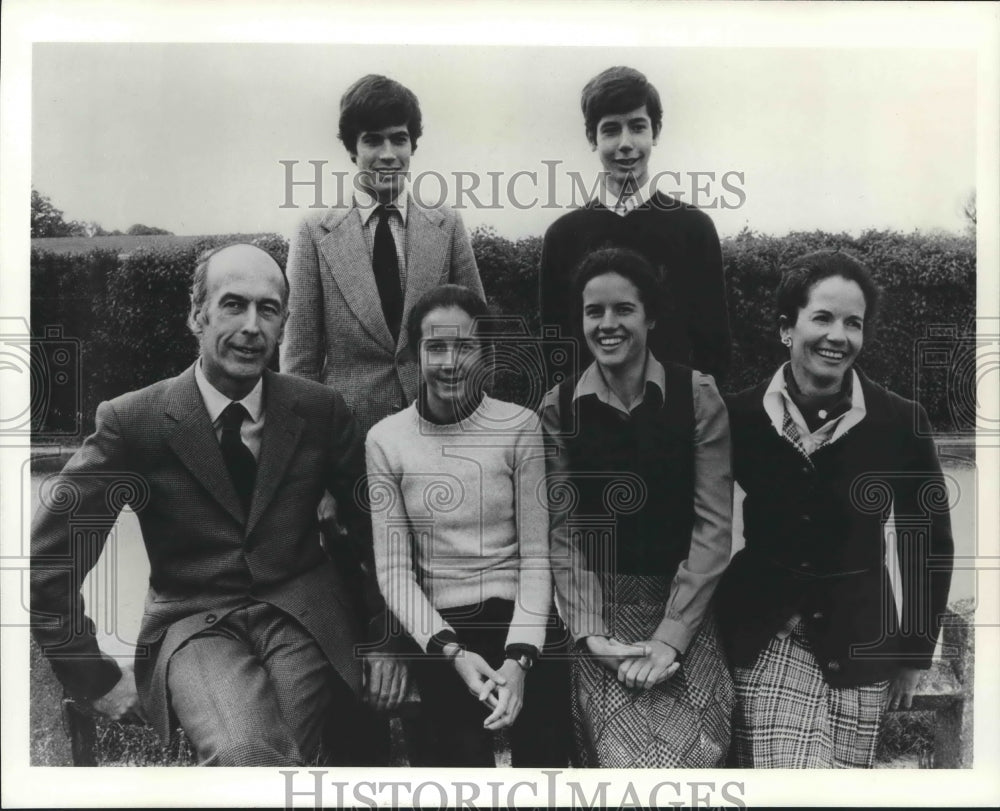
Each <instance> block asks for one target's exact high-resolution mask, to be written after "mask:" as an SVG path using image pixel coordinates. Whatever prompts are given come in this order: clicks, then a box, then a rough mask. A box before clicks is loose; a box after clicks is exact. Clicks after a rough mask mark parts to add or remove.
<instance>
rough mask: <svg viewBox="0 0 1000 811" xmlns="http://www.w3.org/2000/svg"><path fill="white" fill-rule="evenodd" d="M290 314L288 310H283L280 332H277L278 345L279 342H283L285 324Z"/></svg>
mask: <svg viewBox="0 0 1000 811" xmlns="http://www.w3.org/2000/svg"><path fill="white" fill-rule="evenodd" d="M290 313H291V310H288V309H286V310H285V315H284V317H283V318H282V319H281V332H279V333H278V343H279V344H280V343H281V342H282V341H283V340H285V324H287V323H288V316H289V314H290Z"/></svg>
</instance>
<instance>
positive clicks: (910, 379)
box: [31, 228, 976, 433]
mask: <svg viewBox="0 0 1000 811" xmlns="http://www.w3.org/2000/svg"><path fill="white" fill-rule="evenodd" d="M160 239H162V238H160ZM230 240H231V237H229V236H217V237H206V238H205V239H203V240H200V241H197V242H194V243H191V242H190V241H187V242H186V243H185V244H183V245H182V246H179V247H173V248H157V249H156V250H151V249H139V250H135V251H132V252H130V253H127V254H122V255H116V254H115V253H113V252H108V251H94V252H90V253H75V254H69V255H60V254H56V253H52V252H50V251H41V250H33V251H32V254H31V285H32V288H31V317H32V331H33V334H34V336H35V337H36V338H42V336H43V335H44V334H45V333H44V329H45V327H48V326H60V327H62V331H63V335H64V336H66V337H70V338H75V339H78V340H79V341H80V344H81V355H82V372H83V373H82V392H81V396H80V407H79V408H80V412H79V414H78V415H76V416H77V418H78V420H80V422H81V428H82V431H83V432H84V433H86V432H88V431H89V430H91V429H92V427H93V414H94V411H95V409H96V406H97V403H98V402H100V401H101V400H103V399H107V398H108V397H113V396H115V395H117V394H120V393H122V392H124V391H128V390H130V389H134V388H138V387H140V386H144V385H146V384H148V383H152V382H153V381H156V380H159V379H162V378H164V377H168V376H171V375H175V374H177V373H178V372H180V371H181V370H183V369H184V368H185V367H186V366H187V365H188V364H189V363H190V362H191V361H192V359H193V357H194V354H195V351H196V349H195V344H194V340H193V338H192V336H191V335H190V333H189V332H188V329H187V326H186V316H187V310H188V286H189V282H190V274H191V270H192V269H193V267H194V264H195V258H196V257H197V255H198V254H199V253H200V252H201V251H202V250H204V249H206V248H210V247H214V246H216V245H220V244H225V243H226V242H227V241H230ZM254 242H255V244H258V245H259V246H260V247H262V248H264V249H265V250H267V251H268V252H270V253H271V255H272V256H274V257H275V259H276V260H277V261H278V262H279V264H281V265H282V267H284V264H285V261H286V259H287V254H288V244H287V242H286V241H285V240H284V239H283V238H282V237H280V236H277V235H273V234H268V235H263V236H259V237H256V238H255V239H254ZM472 242H473V248H474V250H475V254H476V258H477V261H478V263H479V268H480V272H481V275H482V278H483V284H484V286H485V288H486V291H487V297H488V299H489V303H490V305H491V306H492V307H493V308H494V310H495V311H496V312H498V313H503V314H506V315H521V316H524V317H525V319H526V321H527V324H528V327H529V329H530V330H531V331H532V332H535V331H537V329H538V326H539V324H538V311H537V284H538V282H537V273H538V262H539V256H540V253H541V244H542V240H541V238H540V237H527V238H524V239H519V240H510V239H507V238H505V237H503V236H500V235H498V234H497V233H496V232H495V231H494V230H493V229H491V228H477V229H475V230H474V231H473V233H472ZM819 248H841V249H844V250H848V251H850V252H852V253H853V254H855V255H856V256H858V257H859V258H860V259H861V260H862V261H864V262H865V263H866V264H867V265H868V266H869V267H870V268H871V270H872V272H873V274H874V276H875V279H876V281H877V282H878V284H879V285H880V287H881V288H882V291H883V301H882V310H881V315H880V318H879V324H878V326H877V328H876V332H875V335H874V337H873V338H872V339H871V340H869V341H868V343H867V344H866V346H865V348H864V351H863V353H862V356H861V360H860V361H859V366H861V367H862V368H863V369H864V370H865V371H866V372H867V373H868V374H869V375H870V376H871V377H872V378H873V379H875V380H876V381H878V382H880V383H882V384H884V385H886V386H887V387H888V388H890V389H892V390H893V391H896V392H898V393H899V394H902V395H903V396H906V397H913V398H915V399H918V400H920V402H922V403H923V405H924V406H925V407H926V408H927V410H928V413H929V414H930V416H931V421H932V423H933V424H934V426H935V428H936V429H937V430H940V431H945V432H950V431H954V430H956V429H962V428H968V425H964V424H962V421H961V419H958V421H957V423H958V424H956V417H955V404H954V402H953V400H954V398H955V393H956V391H957V390H958V389H957V388H956V383H955V381H954V380H949V379H948V372H949V368H948V367H951V368H956V367H960V366H961V363H960V361H961V357H959V356H958V355H957V354H956V355H955V356H954V357H952V359H951V361H950V362H949V364H947V365H946V366H937V365H934V363H927V362H926V359H925V358H924V357H923V354H922V351H921V350H922V347H923V346H924V344H925V343H926V336H927V334H928V328H929V327H933V326H936V325H947V326H948V327H949V328H951V329H952V331H953V332H954V331H957V332H958V333H959V334H962V333H966V330H970V331H971V330H972V329H973V327H972V326H970V325H971V324H973V323H974V322H973V319H974V316H975V307H976V292H975V291H976V254H975V240H974V239H973V238H971V237H959V236H950V235H928V234H922V233H919V232H915V233H911V234H901V233H898V232H892V231H867V232H865V233H863V234H861V235H860V236H859V237H851V236H849V235H847V234H829V233H824V232H821V231H813V232H809V233H792V234H788V235H787V236H783V237H772V236H767V235H761V234H756V233H753V232H751V231H743V232H742V233H740V234H738V235H737V236H735V237H731V238H727V239H725V240H723V244H722V250H723V257H724V263H725V272H726V279H727V285H728V296H729V314H730V321H731V324H732V330H733V366H732V371H731V373H730V378H729V380H728V381H726V384H725V387H724V388H725V389H727V390H730V391H735V390H738V389H741V388H743V387H745V386H748V385H751V384H754V383H756V382H758V381H760V380H762V379H763V378H764V377H766V376H769V375H770V374H772V373H773V371H774V369H775V368H776V367H777V365H778V363H779V362H780V361H781V360H783V359H784V357H785V350H784V348H783V347H782V346H781V345H780V343H779V342H778V336H777V326H776V323H775V321H774V315H773V312H774V307H773V304H772V295H773V291H774V288H775V287H776V285H777V282H778V279H779V278H780V273H781V268H782V267H783V266H784V265H785V264H787V263H788V262H789V261H790V260H792V259H794V258H795V257H797V256H800V255H802V254H804V253H807V252H809V251H812V250H817V249H819ZM967 334H972V333H971V332H970V333H967ZM945 346H946V347H948V346H950V347H954V346H956V342H955V341H954V340H952V341H951V342H950V343H948V342H947V341H946V342H945ZM956 351H957V352H961V351H962V350H956ZM953 354H954V353H953ZM934 357H935V358H937V362H939V361H940V358H941V354H940V353H938V354H937V355H935V356H934ZM965 382H966V383H967V384H968V382H969V381H965ZM972 383H974V380H973V381H972ZM958 388H960V386H959V387H958ZM503 389H504V390H503V391H502V392H500V394H501V395H502V396H508V397H514V398H515V399H516V398H518V395H519V393H518V391H517V390H516V389H517V386H514V387H513V388H511V386H505V387H503ZM508 389H510V390H508ZM970 391H974V390H970ZM967 396H969V395H967ZM521 399H529V398H526V397H522V398H521ZM72 410H73V408H72V407H71V405H70V404H69V401H68V400H67V398H66V397H62V398H59V397H50V398H49V403H48V407H47V408H42V409H40V410H39V411H38V415H37V416H38V419H37V420H35V422H34V423H33V425H34V427H35V430H36V431H37V432H44V431H46V430H49V428H50V427H51V426H53V425H57V424H59V423H60V421H63V422H65V420H66V419H67V418H68V416H72V415H70V414H69V412H71V411H72Z"/></svg>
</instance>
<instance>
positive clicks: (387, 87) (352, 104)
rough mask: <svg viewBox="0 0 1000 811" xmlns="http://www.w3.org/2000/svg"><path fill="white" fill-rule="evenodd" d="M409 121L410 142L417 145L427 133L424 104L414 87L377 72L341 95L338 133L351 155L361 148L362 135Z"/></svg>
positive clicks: (363, 78) (407, 125)
mask: <svg viewBox="0 0 1000 811" xmlns="http://www.w3.org/2000/svg"><path fill="white" fill-rule="evenodd" d="M400 124H405V125H406V128H407V129H408V130H409V132H410V144H411V145H412V147H413V149H414V150H416V148H417V139H418V138H419V137H420V136H421V135H422V134H423V122H422V119H421V116H420V104H419V102H417V97H416V96H415V95H413V91H411V90H410V89H408V88H406V87H404V86H403V85H401V84H400V83H399V82H397V81H394V80H393V79H389V78H387V77H385V76H379V75H377V74H375V73H369V74H368V75H367V76H362V77H361V78H360V79H358V80H357V81H356V82H355V83H354V84H352V85H351V86H350V87H349V88H347V92H346V93H344V95H343V96H341V98H340V124H339V127H340V129H339V132H338V133H337V137H338V138H340V140H341V141H343V143H344V146H345V147H347V151H348V152H350V153H351V155H356V154H357V152H358V136H360V135H361V133H362V132H372V131H374V130H380V129H384V128H385V127H393V126H397V125H400Z"/></svg>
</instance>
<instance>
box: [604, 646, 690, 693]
mask: <svg viewBox="0 0 1000 811" xmlns="http://www.w3.org/2000/svg"><path fill="white" fill-rule="evenodd" d="M638 644H639V645H641V646H642V647H644V648H645V649H646V651H647V653H646V655H645V656H643V657H641V658H638V659H627V660H625V661H623V662H622V663H621V664H620V665H619V666H618V681H620V682H621V683H622V684H624V685H625V686H626V687H638V688H640V689H642V690H648V689H649V688H650V687H653V686H655V685H657V684H659V683H660V682H662V681H667V680H668V679H669V678H671V677H672V676H673V675H674V674H675V673H676V672H677V670H678V668H679V667H680V666H681V663H680V662H678V661H677V649H676V648H674V647H672V646H671V645H668V644H667V643H666V642H660V641H659V640H658V639H647V640H646V641H644V642H640V643H638Z"/></svg>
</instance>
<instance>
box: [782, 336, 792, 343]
mask: <svg viewBox="0 0 1000 811" xmlns="http://www.w3.org/2000/svg"><path fill="white" fill-rule="evenodd" d="M781 342H782V343H783V344H784V345H785V346H791V345H792V339H791V338H789V337H788V336H787V335H786V336H785V337H784V338H782V339H781Z"/></svg>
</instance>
